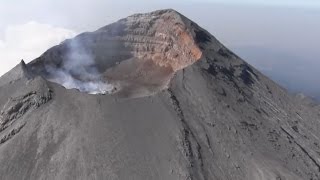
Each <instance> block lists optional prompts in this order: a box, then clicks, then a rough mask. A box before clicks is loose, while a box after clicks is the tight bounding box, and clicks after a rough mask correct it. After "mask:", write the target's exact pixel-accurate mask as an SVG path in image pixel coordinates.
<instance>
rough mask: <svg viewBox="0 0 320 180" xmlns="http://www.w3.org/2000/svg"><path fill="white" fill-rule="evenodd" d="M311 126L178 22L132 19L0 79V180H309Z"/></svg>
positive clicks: (194, 29) (318, 164) (314, 125)
mask: <svg viewBox="0 0 320 180" xmlns="http://www.w3.org/2000/svg"><path fill="white" fill-rule="evenodd" d="M212 23H214V22H212ZM319 116H320V107H319V106H316V105H313V104H312V103H311V101H310V100H308V99H307V98H304V99H301V98H297V97H294V96H291V95H290V94H289V93H288V92H287V91H286V90H285V89H283V88H281V87H280V86H279V85H277V84H276V83H274V82H273V81H271V80H270V79H268V78H267V77H266V76H264V75H263V74H261V73H260V72H258V71H257V70H256V69H255V68H253V67H252V66H250V65H249V64H247V63H246V62H245V61H243V60H242V59H241V58H240V57H238V56H237V55H235V54H234V53H232V52H231V51H230V50H228V49H227V48H226V47H225V46H223V45H222V44H221V43H220V42H219V41H218V40H217V39H216V38H215V37H213V36H212V35H211V34H210V33H208V32H207V31H206V30H204V29H202V28H201V27H199V26H198V25H197V24H196V23H194V22H192V21H191V20H189V19H188V18H186V17H184V16H183V15H181V14H179V13H178V12H176V11H174V10H171V9H168V10H160V11H155V12H151V13H146V14H135V15H132V16H129V17H127V18H125V19H121V20H119V21H117V22H115V23H113V24H110V25H107V26H105V27H102V28H100V29H98V30H97V31H94V32H86V33H82V34H80V35H78V36H77V37H75V38H74V39H69V40H66V41H64V42H62V43H61V44H60V45H58V46H55V47H52V48H50V49H49V50H47V51H46V52H45V53H44V54H43V55H41V56H40V57H39V58H37V59H35V60H34V61H32V62H31V63H29V64H25V63H24V62H23V61H22V62H21V63H20V64H19V65H17V66H16V67H15V68H14V69H12V70H11V71H9V72H8V73H7V74H5V75H4V76H2V77H1V78H0V164H1V166H0V179H3V180H16V179H35V180H36V179H49V180H50V179H59V180H69V179H78V180H88V179H108V180H125V179H130V180H131V179H132V180H143V179H147V180H160V179H161V180H171V179H172V180H180V179H181V180H319V179H320V131H319V129H320V120H319V119H320V117H319Z"/></svg>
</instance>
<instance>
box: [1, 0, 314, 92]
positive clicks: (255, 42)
mask: <svg viewBox="0 0 320 180" xmlns="http://www.w3.org/2000/svg"><path fill="white" fill-rule="evenodd" d="M29 4H32V5H33V6H28V5H29ZM164 8H173V9H176V10H177V11H179V12H181V13H182V14H184V15H185V16H187V17H188V18H190V19H192V20H193V21H195V22H196V23H198V24H199V25H200V26H202V27H203V28H205V29H206V30H208V31H209V32H210V33H212V34H213V35H214V36H215V37H216V38H217V39H218V40H220V41H221V42H222V43H223V44H224V45H226V46H227V47H228V48H230V49H231V50H233V51H234V52H235V53H236V54H238V55H239V56H240V57H242V58H243V59H244V60H246V61H247V62H249V63H250V64H252V65H253V66H255V67H256V68H257V69H259V70H261V71H262V72H263V73H265V74H266V75H267V76H269V77H271V78H272V79H273V80H275V81H276V82H278V83H280V84H281V85H282V86H284V87H286V88H288V89H289V90H291V91H292V92H303V93H305V94H307V95H309V96H314V97H318V98H320V80H319V79H318V78H317V77H318V76H319V74H320V73H319V72H318V70H317V67H319V65H320V61H319V60H318V58H317V57H319V55H320V53H319V52H318V42H319V41H320V34H319V32H320V22H319V21H317V19H319V18H320V2H316V1H312V0H304V1H302V0H291V1H288V0H280V1H279V0H278V1H263V0H256V1H250V0H243V1H235V0H226V1H222V0H213V1H210V0H202V1H195V0H187V1H181V0H179V1H175V2H174V3H172V2H170V1H161V2H153V3H150V2H148V1H146V0H138V1H135V2H126V1H121V0H120V1H117V2H105V1H100V0H94V1H85V0H80V1H68V2H65V1H62V0H58V1H49V0H44V1H40V0H31V1H28V2H18V1H16V0H13V1H10V2H9V1H7V2H4V1H2V2H0V58H1V63H2V65H1V67H0V75H2V74H3V73H5V72H7V71H8V70H10V69H11V68H12V67H13V66H14V65H15V64H17V63H18V62H19V61H20V60H21V59H25V60H26V62H29V61H30V60H32V59H34V58H36V57H38V56H40V55H41V54H42V53H43V52H44V51H45V50H46V49H48V48H49V47H51V46H53V45H56V44H59V43H60V42H61V41H63V40H64V39H65V38H71V37H73V36H74V35H76V34H78V33H81V32H85V31H94V30H95V29H97V28H99V27H102V26H105V25H107V24H110V23H112V22H114V21H116V20H118V19H120V18H124V17H126V16H128V15H131V14H134V13H138V12H149V11H154V10H157V9H164ZM9 14H10V16H8V15H9Z"/></svg>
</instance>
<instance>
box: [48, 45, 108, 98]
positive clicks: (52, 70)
mask: <svg viewBox="0 0 320 180" xmlns="http://www.w3.org/2000/svg"><path fill="white" fill-rule="evenodd" d="M67 44H68V53H67V55H66V58H65V59H64V60H63V62H62V66H61V67H52V66H47V67H46V70H47V72H49V74H50V77H49V78H48V79H49V80H50V81H52V82H55V83H58V84H61V85H62V86H64V87H65V88H67V89H78V90H79V91H81V92H86V93H89V94H108V93H111V92H112V90H113V89H114V87H113V86H112V85H111V84H108V83H107V82H105V81H103V80H102V78H101V73H100V72H99V71H98V69H97V66H96V63H95V61H94V58H93V55H92V54H91V53H89V52H88V51H87V50H86V49H85V48H84V47H83V46H82V45H81V43H79V42H78V41H77V40H70V41H69V42H67Z"/></svg>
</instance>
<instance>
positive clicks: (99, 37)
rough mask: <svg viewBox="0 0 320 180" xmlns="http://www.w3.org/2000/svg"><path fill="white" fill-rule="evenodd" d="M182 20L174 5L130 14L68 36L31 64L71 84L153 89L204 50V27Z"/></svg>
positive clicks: (96, 90) (107, 90) (121, 91)
mask: <svg viewBox="0 0 320 180" xmlns="http://www.w3.org/2000/svg"><path fill="white" fill-rule="evenodd" d="M184 22H187V21H186V20H185V17H184V16H181V15H180V14H179V13H177V12H176V11H174V10H166V11H155V12H152V13H147V14H137V15H133V16H129V17H127V18H125V19H122V20H120V21H118V22H115V23H113V24H111V25H108V26H105V27H102V28H100V29H99V30H97V31H95V32H90V33H83V34H80V35H78V36H77V37H75V38H74V39H70V40H66V41H64V42H63V43H61V44H60V45H58V46H56V47H53V48H51V49H49V50H48V51H47V52H45V53H44V54H43V55H42V56H41V57H39V58H38V59H36V60H34V61H33V62H31V63H30V67H31V69H32V71H33V73H35V74H38V75H41V76H43V77H45V78H46V79H47V80H49V81H52V82H55V83H58V84H60V85H62V86H64V87H65V88H67V89H78V90H79V91H81V92H85V93H89V94H112V95H118V96H123V97H141V96H148V95H152V94H155V93H157V92H159V91H161V90H163V89H165V88H167V86H168V84H169V82H170V80H171V78H172V77H173V75H174V73H175V72H177V71H179V70H181V69H183V68H185V67H187V66H189V65H191V64H193V63H194V62H196V61H198V60H199V59H200V58H201V56H202V51H201V50H200V48H199V46H198V45H197V42H196V39H199V38H201V39H207V36H205V33H206V32H201V30H199V29H195V28H193V27H191V25H189V24H185V23H184ZM199 35H200V36H201V37H199Z"/></svg>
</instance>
